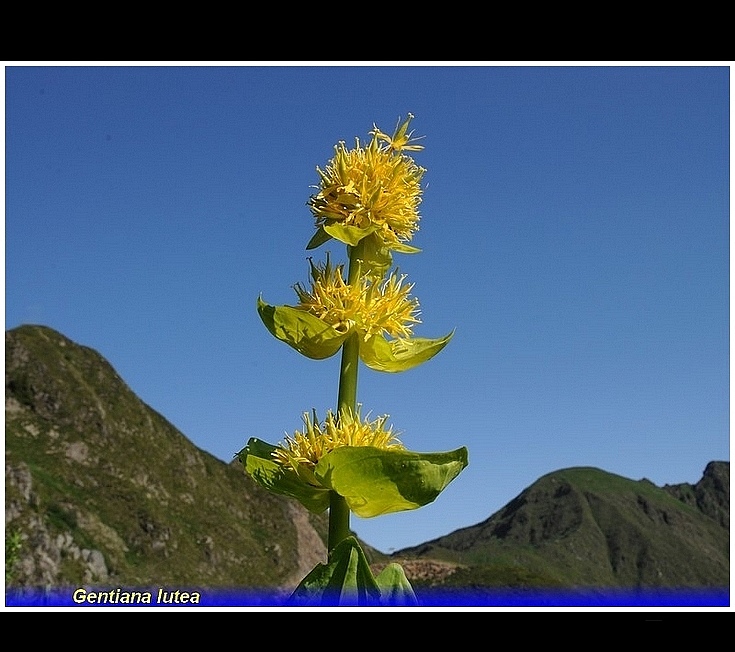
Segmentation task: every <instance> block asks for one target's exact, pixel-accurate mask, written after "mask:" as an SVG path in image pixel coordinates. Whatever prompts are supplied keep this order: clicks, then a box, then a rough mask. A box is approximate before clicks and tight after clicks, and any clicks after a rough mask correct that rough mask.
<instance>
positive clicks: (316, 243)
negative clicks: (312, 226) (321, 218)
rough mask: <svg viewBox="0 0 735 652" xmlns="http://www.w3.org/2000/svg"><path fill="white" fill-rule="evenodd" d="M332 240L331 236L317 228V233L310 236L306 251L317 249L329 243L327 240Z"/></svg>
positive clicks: (322, 229)
mask: <svg viewBox="0 0 735 652" xmlns="http://www.w3.org/2000/svg"><path fill="white" fill-rule="evenodd" d="M331 239H332V236H331V235H329V233H327V232H326V231H325V230H324V228H323V227H321V226H320V227H319V229H318V230H317V232H316V233H315V234H314V235H313V236H311V240H309V244H307V245H306V249H307V250H309V249H316V248H317V247H320V246H321V245H323V244H324V243H325V242H329V240H331Z"/></svg>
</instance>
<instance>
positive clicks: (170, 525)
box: [5, 326, 730, 598]
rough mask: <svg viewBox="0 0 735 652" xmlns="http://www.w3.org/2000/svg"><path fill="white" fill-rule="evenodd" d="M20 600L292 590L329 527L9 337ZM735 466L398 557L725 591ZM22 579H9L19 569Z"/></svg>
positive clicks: (487, 528) (589, 583)
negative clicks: (142, 589) (67, 590)
mask: <svg viewBox="0 0 735 652" xmlns="http://www.w3.org/2000/svg"><path fill="white" fill-rule="evenodd" d="M5 426H6V432H5V522H6V560H8V559H9V560H10V562H11V563H10V564H6V586H8V587H11V588H12V587H21V588H22V587H27V586H42V587H62V586H66V587H68V586H79V585H90V586H151V585H159V586H161V585H163V586H200V587H202V586H206V587H237V588H238V589H248V588H252V589H254V590H255V589H259V588H267V589H269V590H272V589H278V590H279V591H282V592H283V593H284V594H285V592H287V591H288V590H290V589H292V588H293V587H294V586H295V585H296V584H297V583H298V582H299V581H300V580H301V579H302V578H303V577H304V575H305V574H306V573H308V572H309V571H310V570H311V569H312V568H313V567H314V566H315V565H316V564H317V563H320V562H323V561H324V560H325V559H326V548H325V541H326V532H327V528H328V523H327V516H326V514H323V515H320V516H319V517H316V516H314V515H312V514H310V513H309V512H307V511H306V510H305V509H303V508H302V507H301V506H300V505H299V504H298V503H296V502H295V501H292V500H289V499H286V498H283V497H279V496H276V495H274V494H271V493H269V492H267V491H265V490H263V489H262V488H261V487H260V486H258V485H256V484H255V483H254V482H252V481H251V480H250V478H249V477H248V476H247V475H245V474H244V472H243V471H242V469H241V468H240V467H239V465H236V464H226V463H224V462H222V461H220V460H218V459H216V458H214V457H213V456H212V455H210V454H208V453H206V452H205V451H203V450H200V449H199V448H197V447H196V446H194V444H193V443H192V442H191V441H189V440H188V439H187V438H186V437H185V436H184V435H183V434H182V433H181V432H179V431H178V430H177V429H176V428H175V427H174V426H172V425H171V424H170V423H169V422H168V421H167V420H166V419H165V418H164V417H163V416H161V415H160V414H158V413H157V412H156V411H155V410H153V409H152V408H151V407H149V406H148V405H146V404H145V403H143V402H142V401H141V400H140V399H139V398H138V397H137V396H136V395H135V394H134V393H133V391H132V390H131V389H130V388H129V387H128V386H127V385H126V384H125V382H124V381H123V380H122V379H121V378H120V376H119V375H118V374H117V373H116V372H115V370H114V369H113V368H112V367H111V366H110V364H109V363H108V362H107V361H106V360H105V359H104V358H103V357H102V356H101V355H100V354H99V353H97V352H96V351H94V350H92V349H90V348H88V347H85V346H80V345H78V344H76V343H74V342H72V341H71V340H69V339H68V338H66V337H65V336H64V335H62V334H60V333H58V332H56V331H54V330H52V329H50V328H47V327H44V326H21V327H19V328H16V329H13V330H10V331H7V332H6V334H5ZM729 485H730V465H729V462H711V463H710V464H709V465H707V468H706V469H705V470H704V475H703V477H702V479H701V480H700V481H699V482H697V483H696V484H695V485H690V484H674V485H666V486H664V487H657V486H655V485H654V484H653V483H651V482H649V481H647V480H640V481H635V480H629V479H627V478H623V477H620V476H617V475H614V474H611V473H608V472H605V471H602V470H600V469H595V468H588V467H582V468H571V469H564V470H560V471H555V472H553V473H550V474H548V475H545V476H543V477H542V478H540V479H539V480H538V481H536V482H535V483H533V484H532V485H531V486H529V487H528V488H527V489H525V490H524V491H523V492H522V493H521V494H520V495H518V496H517V497H516V498H514V499H513V500H511V501H510V502H509V503H508V504H507V505H506V506H505V507H503V508H502V509H501V510H499V511H498V512H496V513H495V514H493V515H492V516H490V517H489V518H488V519H487V520H485V521H483V522H482V523H479V524H477V525H473V526H471V527H467V528H463V529H461V530H457V531H455V532H453V533H450V534H447V535H446V536H443V537H440V538H438V539H434V540H432V541H429V542H426V543H424V544H422V545H420V546H415V547H412V548H407V549H405V550H401V551H398V552H396V553H394V554H393V555H392V556H390V557H389V556H387V555H384V554H382V553H380V552H379V551H376V550H374V549H372V548H371V547H370V546H367V545H365V546H364V548H365V552H366V554H367V556H368V559H369V560H370V561H371V562H372V564H373V567H374V568H375V569H376V570H377V569H379V568H380V567H382V566H384V565H385V563H387V562H389V561H399V562H400V563H401V564H402V565H403V566H404V569H405V571H406V574H407V576H408V577H409V579H410V580H411V582H412V583H413V584H414V587H415V588H416V590H417V594H418V595H419V598H421V595H422V592H428V591H430V590H432V589H433V588H437V587H438V588H442V589H447V590H455V589H456V590H464V589H468V588H469V589H483V590H484V589H488V590H489V589H494V588H497V587H611V586H612V587H669V586H671V587H722V586H727V585H728V584H729V513H730V492H729ZM8 571H9V572H8Z"/></svg>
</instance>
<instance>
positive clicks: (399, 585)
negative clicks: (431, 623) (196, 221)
mask: <svg viewBox="0 0 735 652" xmlns="http://www.w3.org/2000/svg"><path fill="white" fill-rule="evenodd" d="M375 583H376V584H377V585H378V588H379V589H380V602H381V604H384V605H391V606H415V605H418V603H419V601H418V600H417V598H416V594H415V593H414V592H413V587H412V586H411V582H409V581H408V578H407V577H406V573H405V572H404V570H403V567H402V566H401V565H400V564H396V563H392V564H388V565H387V566H386V567H385V568H384V569H383V570H382V572H381V573H380V574H379V575H378V576H377V577H376V578H375Z"/></svg>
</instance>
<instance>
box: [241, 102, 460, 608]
mask: <svg viewBox="0 0 735 652" xmlns="http://www.w3.org/2000/svg"><path fill="white" fill-rule="evenodd" d="M412 118H413V116H411V115H410V114H409V116H408V118H407V119H406V120H405V121H404V122H403V123H401V122H400V120H399V123H398V126H397V127H396V130H395V131H394V133H393V134H392V135H390V136H389V135H387V134H385V133H383V132H382V131H380V130H379V129H378V128H377V127H374V129H373V131H372V132H371V135H372V138H371V139H370V141H369V142H368V143H367V144H366V145H362V144H361V143H360V141H359V139H358V140H357V141H356V145H355V147H354V148H353V149H349V150H348V149H347V148H346V146H345V144H344V143H339V144H338V145H337V146H336V147H335V155H334V158H333V159H332V160H331V161H330V162H329V163H328V165H327V166H326V168H325V169H324V170H321V169H320V168H317V171H318V174H319V178H320V184H319V186H318V188H317V189H318V192H317V193H316V194H314V195H313V196H312V197H311V198H310V200H309V203H308V205H309V207H310V209H311V212H312V214H313V216H314V219H315V228H316V232H315V233H314V235H313V237H312V238H311V240H310V241H309V243H308V244H307V249H316V248H317V247H319V246H321V245H323V244H325V243H326V242H328V241H330V240H332V239H334V240H337V241H339V242H341V243H343V244H344V245H345V246H346V251H347V255H348V260H349V266H348V270H347V274H346V278H345V271H344V265H342V264H337V265H334V264H332V261H331V260H330V256H329V254H327V255H326V260H325V262H323V263H314V262H313V260H312V259H309V265H310V271H311V281H310V284H309V286H308V287H307V286H305V285H302V284H296V286H295V287H294V289H295V291H296V296H297V300H298V302H297V303H296V304H295V305H292V306H289V305H279V306H273V305H270V304H267V303H266V302H264V301H263V300H262V298H260V297H259V298H258V301H257V310H258V313H259V315H260V317H261V319H262V321H263V323H264V324H265V326H266V328H267V329H268V330H269V331H270V333H271V334H272V335H273V336H274V337H276V338H277V339H278V340H280V341H282V342H284V343H286V344H288V345H289V346H291V347H292V348H294V349H295V350H296V351H298V352H299V353H301V354H302V355H304V356H306V357H308V358H311V359H314V360H321V359H325V358H329V357H331V356H333V355H335V354H336V353H337V352H338V351H340V350H341V351H342V359H341V366H340V377H339V389H338V398H337V410H336V411H335V412H328V413H327V415H326V417H325V419H324V420H323V422H320V421H319V419H318V417H317V415H316V413H313V414H312V415H311V416H310V415H309V414H308V413H307V414H305V415H304V428H303V429H302V430H301V431H298V432H296V433H294V435H293V436H292V437H288V436H287V437H286V440H285V443H284V444H282V445H277V446H274V445H272V444H268V443H266V442H264V441H262V440H260V439H256V438H252V439H250V440H249V441H248V443H247V445H246V446H245V448H243V450H242V451H240V453H239V459H240V461H241V462H242V464H243V466H244V468H245V470H246V471H247V472H248V473H249V474H250V476H251V477H252V478H253V479H254V480H255V481H256V482H258V483H260V484H261V485H263V486H264V487H266V488H268V489H269V490H271V491H273V492H276V493H280V494H283V495H286V496H291V497H293V498H296V499H297V500H299V501H300V502H301V503H302V504H303V505H304V506H305V507H306V508H307V509H309V510H310V511H312V512H314V513H322V512H324V511H325V510H327V509H329V539H328V543H327V548H328V561H327V564H319V565H317V567H316V568H315V569H314V570H313V571H311V572H310V573H309V574H308V575H307V576H306V577H305V578H304V579H303V581H302V582H301V584H300V585H299V586H298V587H297V589H296V591H295V592H294V594H293V595H292V598H291V600H292V602H294V603H295V604H332V603H335V602H336V603H338V604H416V596H415V594H414V592H413V589H412V587H411V585H410V583H409V582H408V580H407V578H406V576H405V573H404V572H403V569H402V568H401V567H400V566H399V565H398V564H389V565H388V566H387V567H386V569H385V570H383V571H382V572H381V573H380V574H379V575H378V576H377V577H374V576H373V574H372V571H371V570H370V567H369V565H368V562H367V559H366V557H365V555H364V553H363V551H362V549H361V548H360V545H359V543H358V542H357V540H356V538H355V537H354V536H352V535H351V533H350V529H349V518H350V514H351V513H352V512H354V513H355V514H357V515H358V516H360V517H364V518H369V517H374V516H379V515H380V514H386V513H390V512H397V511H402V510H410V509H416V508H418V507H422V506H424V505H426V504H428V503H430V502H432V501H433V500H435V499H436V498H437V496H438V495H439V493H441V491H443V490H444V488H445V487H446V486H447V485H448V484H449V483H450V482H451V481H452V480H453V479H454V478H455V477H456V476H457V475H458V474H459V473H460V472H461V471H462V469H464V467H465V466H466V465H467V449H466V448H464V447H462V448H458V449H456V450H453V451H449V452H442V453H417V452H413V451H409V450H407V449H406V448H405V446H404V445H403V444H402V443H401V442H400V441H399V440H398V438H397V437H396V435H395V434H394V432H393V429H392V427H390V426H387V421H388V417H387V416H381V417H378V418H375V419H370V418H369V416H366V417H363V416H362V414H361V406H360V405H359V404H358V403H357V372H358V366H359V362H360V361H362V362H363V364H365V366H367V367H368V368H370V369H373V370H375V371H382V372H388V373H397V372H402V371H406V370H408V369H411V368H412V367H415V366H417V365H419V364H422V363H423V362H426V361H427V360H429V359H430V358H432V357H433V356H434V355H436V354H437V353H439V351H441V350H442V349H443V348H444V347H445V346H446V344H447V343H448V342H449V341H450V339H451V338H452V335H453V333H449V334H447V335H445V336H443V337H440V338H436V339H427V338H420V337H415V336H414V335H413V327H414V326H415V325H416V324H418V323H420V319H419V304H418V301H417V300H416V299H415V298H413V297H412V296H411V291H412V290H413V287H414V286H413V284H409V283H406V276H405V275H402V274H399V273H398V271H397V270H394V271H390V270H391V267H392V264H393V260H392V258H393V254H394V253H409V254H412V253H417V252H419V251H420V250H419V249H417V248H415V247H413V246H412V245H409V244H408V243H409V242H410V240H411V239H412V237H413V235H414V233H415V232H416V231H417V230H418V223H419V211H418V207H419V204H420V202H421V194H422V189H421V184H420V182H421V180H422V178H423V175H424V172H425V170H424V169H423V168H421V167H419V166H418V165H416V163H415V162H414V161H413V159H412V158H411V157H410V156H409V155H408V154H406V152H413V151H420V150H421V149H423V146H422V145H419V144H417V139H414V138H413V137H412V136H413V132H409V131H408V128H409V124H410V121H411V119H412Z"/></svg>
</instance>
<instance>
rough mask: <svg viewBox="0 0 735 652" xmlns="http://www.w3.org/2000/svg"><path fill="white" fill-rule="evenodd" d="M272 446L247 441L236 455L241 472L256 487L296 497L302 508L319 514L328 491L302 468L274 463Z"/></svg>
mask: <svg viewBox="0 0 735 652" xmlns="http://www.w3.org/2000/svg"><path fill="white" fill-rule="evenodd" d="M276 448H277V447H276V446H273V445H272V444H268V443H267V442H264V441H262V440H260V439H256V438H254V437H253V438H251V439H250V440H249V441H248V443H247V445H246V446H245V448H243V449H242V450H241V451H240V452H239V453H238V454H237V456H238V458H239V459H240V462H242V465H243V467H244V468H245V471H247V473H248V475H250V477H251V478H252V479H253V480H255V481H256V482H257V483H258V484H259V485H261V486H262V487H265V488H266V489H268V490H269V491H273V492H274V493H277V494H281V495H284V496H291V497H292V498H296V499H297V500H298V501H299V502H300V503H301V504H302V505H303V506H304V507H306V509H308V510H309V511H310V512H313V513H314V514H321V513H322V512H323V511H324V510H326V509H327V508H328V507H329V490H328V489H325V488H324V487H322V486H320V485H319V481H318V480H317V479H316V477H314V475H313V473H312V472H311V471H309V470H308V469H307V468H306V467H304V468H300V469H299V471H300V472H299V473H296V472H295V471H293V470H292V469H288V468H285V467H283V466H282V465H280V464H278V463H277V462H276V461H275V460H274V459H273V455H272V452H273V451H274V450H275V449H276Z"/></svg>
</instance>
